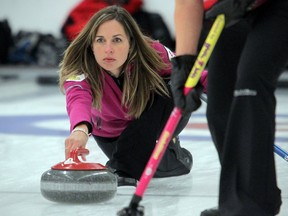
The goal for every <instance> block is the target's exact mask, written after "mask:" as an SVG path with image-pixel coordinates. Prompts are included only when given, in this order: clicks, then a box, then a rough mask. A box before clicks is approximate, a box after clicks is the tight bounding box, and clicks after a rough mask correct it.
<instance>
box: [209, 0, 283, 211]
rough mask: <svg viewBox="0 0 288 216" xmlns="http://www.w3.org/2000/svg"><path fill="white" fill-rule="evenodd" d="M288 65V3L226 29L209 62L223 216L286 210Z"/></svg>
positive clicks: (271, 3)
mask: <svg viewBox="0 0 288 216" xmlns="http://www.w3.org/2000/svg"><path fill="white" fill-rule="evenodd" d="M287 60H288V1H282V0H274V1H269V2H268V3H266V5H263V6H262V7H261V8H259V9H257V11H255V12H254V13H253V14H251V17H248V18H247V19H246V20H244V21H241V22H240V23H238V24H236V25H234V26H232V27H229V28H226V29H224V31H223V33H222V35H221V36H220V39H219V42H218V43H217V45H216V47H215V50H214V52H213V54H212V56H211V58H210V61H209V76H208V83H209V85H208V98H209V99H208V104H207V119H208V124H209V129H210V131H211V135H212V139H213V142H214V144H215V146H216V148H217V151H218V154H219V159H220V162H221V166H222V169H221V177H220V191H219V208H220V212H221V216H240V215H241V216H248V215H249V216H251V215H253V216H268V215H269V216H271V215H275V214H276V212H277V211H278V210H279V208H280V205H281V195H280V190H279V189H278V187H277V181H276V174H275V162H274V152H273V144H274V139H275V107H276V100H275V96H274V91H275V89H276V85H277V80H278V77H279V75H280V74H281V72H282V71H283V69H284V67H285V66H286V65H287Z"/></svg>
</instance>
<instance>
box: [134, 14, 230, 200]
mask: <svg viewBox="0 0 288 216" xmlns="http://www.w3.org/2000/svg"><path fill="white" fill-rule="evenodd" d="M224 24H225V17H224V15H218V16H217V18H216V20H215V21H214V24H213V26H212V28H211V30H210V32H209V34H208V36H207V38H206V40H205V42H204V45H203V46H202V48H201V50H200V53H199V55H198V57H197V59H196V61H195V63H194V66H193V68H192V70H191V72H190V74H189V77H188V79H187V81H186V83H185V87H184V95H187V94H188V93H189V92H190V91H191V89H192V88H193V87H194V86H196V84H197V83H198V81H199V79H200V77H201V73H202V71H203V70H204V68H205V66H206V64H207V62H208V59H209V57H210V55H211V53H212V51H213V49H214V47H215V45H216V42H217V40H218V38H219V36H220V34H221V32H222V30H223V28H224ZM181 117H182V110H181V109H180V108H178V107H174V109H173V111H172V113H171V115H170V117H169V119H168V121H167V123H166V125H165V127H164V129H163V131H162V133H161V135H160V138H159V140H158V143H157V144H156V146H155V148H154V150H153V153H152V155H151V157H150V159H149V161H148V163H147V165H146V167H145V170H144V172H143V173H142V176H141V178H140V181H139V183H138V185H137V187H136V191H135V194H134V196H136V197H138V200H139V198H142V197H143V194H144V192H145V191H146V189H147V186H148V184H149V182H150V180H151V178H152V177H153V176H154V173H155V171H156V169H157V167H158V164H159V163H160V161H161V159H162V157H163V155H164V152H165V150H166V148H167V146H168V144H169V142H170V140H171V138H172V136H173V133H174V131H175V129H176V127H177V125H178V123H179V121H180V119H181Z"/></svg>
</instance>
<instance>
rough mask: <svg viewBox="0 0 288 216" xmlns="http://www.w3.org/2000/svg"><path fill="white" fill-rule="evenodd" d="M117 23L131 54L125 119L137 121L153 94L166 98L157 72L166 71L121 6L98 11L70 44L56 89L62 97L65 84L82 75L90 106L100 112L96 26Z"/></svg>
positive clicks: (126, 67) (126, 78)
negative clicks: (91, 95) (66, 81)
mask: <svg viewBox="0 0 288 216" xmlns="http://www.w3.org/2000/svg"><path fill="white" fill-rule="evenodd" d="M114 19H115V20H117V21H118V22H119V23H120V24H121V25H122V26H123V28H124V30H125V32H126V34H127V36H128V38H129V39H130V41H129V44H130V51H129V55H128V58H127V60H126V62H125V64H124V65H123V71H124V86H123V97H122V105H124V106H126V107H128V108H129V109H128V110H129V111H128V115H129V116H133V117H135V118H138V117H139V116H140V115H141V113H142V112H143V111H144V109H145V108H146V107H147V105H148V102H149V101H150V102H152V101H153V98H154V94H155V93H157V94H160V95H163V96H164V95H165V96H169V93H168V89H167V87H166V84H165V82H164V80H163V79H162V78H161V77H160V76H159V74H158V71H160V70H162V69H165V68H167V67H168V65H166V64H165V63H164V62H163V60H162V59H161V58H160V55H159V53H157V52H156V51H155V49H153V48H152V47H151V43H152V42H153V40H152V39H151V38H149V37H146V36H145V35H143V33H142V32H141V30H140V28H139V27H138V25H137V23H136V22H135V20H134V19H133V17H132V16H131V15H130V14H129V13H128V12H127V11H126V10H125V9H124V8H122V7H120V6H116V5H113V6H109V7H106V8H104V9H102V10H100V11H98V12H97V13H96V14H95V15H94V16H93V17H92V18H91V19H90V20H89V21H88V23H87V24H86V26H85V27H84V28H83V30H82V31H81V32H80V33H79V35H78V36H77V37H76V38H75V39H74V40H73V41H72V42H71V44H70V45H69V47H68V48H67V49H66V51H65V53H64V57H63V60H62V62H61V63H60V73H59V86H60V89H61V90H62V92H63V93H64V82H65V80H67V79H68V78H69V77H71V76H73V75H80V74H84V75H85V77H86V79H87V80H88V82H89V84H90V86H91V89H92V92H93V106H94V107H95V108H97V109H101V99H102V92H103V69H102V68H101V67H100V66H99V65H98V63H97V62H96V60H95V58H94V55H93V52H92V49H91V46H92V43H93V41H94V39H95V35H96V33H97V31H98V28H99V26H100V25H101V24H102V23H104V22H106V21H110V20H114Z"/></svg>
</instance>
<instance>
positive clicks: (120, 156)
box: [94, 95, 190, 179]
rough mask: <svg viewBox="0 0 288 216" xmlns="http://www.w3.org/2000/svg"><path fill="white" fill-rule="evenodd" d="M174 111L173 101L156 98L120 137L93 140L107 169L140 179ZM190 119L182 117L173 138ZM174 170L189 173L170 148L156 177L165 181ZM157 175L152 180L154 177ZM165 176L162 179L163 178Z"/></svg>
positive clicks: (161, 97) (160, 97)
mask: <svg viewBox="0 0 288 216" xmlns="http://www.w3.org/2000/svg"><path fill="white" fill-rule="evenodd" d="M173 108H174V103H173V99H172V97H171V98H167V97H163V96H159V95H155V97H154V102H153V104H152V106H151V107H150V106H149V107H148V108H147V109H146V110H145V111H144V112H143V113H142V115H141V116H140V118H139V119H136V120H134V121H133V122H131V123H130V124H129V125H128V126H127V128H126V129H125V130H124V131H123V133H122V134H121V135H120V137H115V138H104V137H97V136H94V138H95V140H96V142H97V144H98V145H99V147H100V148H101V149H102V151H103V152H104V153H105V154H106V156H107V157H108V158H109V160H110V161H109V165H110V166H111V167H112V168H114V169H116V170H121V171H123V172H126V173H128V174H129V175H130V176H132V177H134V178H136V179H140V177H141V175H142V172H143V170H144V169H145V166H146V164H147V162H148V160H149V158H150V156H151V154H152V152H153V150H154V148H155V144H156V140H157V139H158V138H159V136H160V135H161V132H162V130H163V128H164V126H165V124H166V122H167V120H168V118H169V116H170V114H171V112H172V110H173ZM189 118H190V115H187V116H185V117H183V118H182V119H181V120H180V123H179V125H178V126H177V128H176V130H175V132H174V136H176V135H178V134H179V133H180V132H181V131H182V130H183V128H184V127H185V126H186V124H187V123H188V121H189ZM174 169H180V170H181V169H182V170H186V173H189V172H190V170H187V168H186V167H185V166H184V165H183V164H182V163H181V162H180V161H178V160H177V158H176V155H175V153H174V152H173V151H172V150H170V149H169V146H168V148H167V150H166V152H165V154H164V156H163V158H162V160H161V162H160V164H159V167H158V170H157V172H161V173H162V174H160V173H159V175H158V176H162V177H165V172H166V171H171V170H174ZM157 172H156V173H155V176H157ZM163 174H164V175H163Z"/></svg>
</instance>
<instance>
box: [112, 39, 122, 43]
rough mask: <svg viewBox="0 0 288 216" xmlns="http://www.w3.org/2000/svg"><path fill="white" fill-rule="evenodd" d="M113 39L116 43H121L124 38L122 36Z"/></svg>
mask: <svg viewBox="0 0 288 216" xmlns="http://www.w3.org/2000/svg"><path fill="white" fill-rule="evenodd" d="M113 41H114V42H116V43H119V42H121V41H122V39H121V38H114V39H113Z"/></svg>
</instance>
